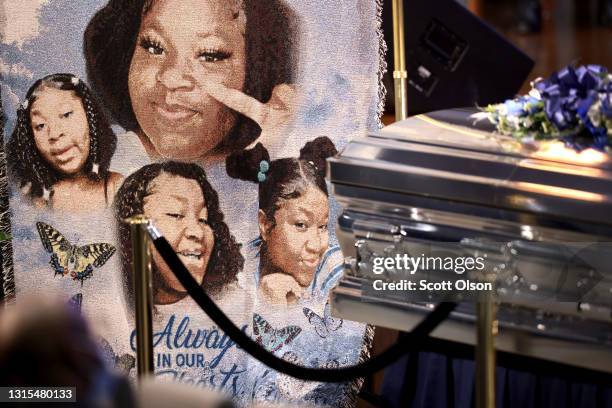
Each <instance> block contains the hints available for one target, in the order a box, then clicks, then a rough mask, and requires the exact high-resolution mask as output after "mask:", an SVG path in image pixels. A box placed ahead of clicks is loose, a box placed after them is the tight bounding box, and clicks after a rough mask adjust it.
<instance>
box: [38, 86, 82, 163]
mask: <svg viewBox="0 0 612 408" xmlns="http://www.w3.org/2000/svg"><path fill="white" fill-rule="evenodd" d="M35 97H36V100H35V101H34V103H33V104H32V108H31V109H30V124H31V126H32V133H33V134H34V144H35V145H36V149H37V150H38V152H39V153H40V155H41V156H42V158H43V159H44V160H45V161H46V162H47V163H49V164H50V165H51V167H53V168H54V169H55V170H57V171H59V172H61V173H63V174H67V175H75V174H78V173H80V172H81V171H82V170H83V167H84V166H85V163H86V162H87V157H88V156H89V126H88V124H87V116H86V115H85V110H84V109H83V103H82V102H81V98H79V97H78V96H77V95H75V93H74V92H73V91H64V90H61V89H55V88H49V87H45V86H43V87H41V88H40V89H39V90H37V91H36V92H35Z"/></svg>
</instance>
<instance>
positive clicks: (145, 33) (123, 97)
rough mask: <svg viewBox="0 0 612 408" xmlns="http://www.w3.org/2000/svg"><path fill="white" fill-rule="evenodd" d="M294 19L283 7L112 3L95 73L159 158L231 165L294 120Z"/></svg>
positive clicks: (96, 21)
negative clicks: (229, 159) (232, 157)
mask: <svg viewBox="0 0 612 408" xmlns="http://www.w3.org/2000/svg"><path fill="white" fill-rule="evenodd" d="M293 20H294V17H293V15H292V13H291V12H290V11H289V10H288V8H287V7H285V6H284V5H283V4H282V3H281V2H280V1H279V0H265V1H262V0H231V1H221V0H155V1H151V0H140V1H127V0H110V1H109V3H108V4H107V6H106V7H104V8H103V9H102V10H100V11H99V12H98V13H97V14H96V15H95V16H94V17H93V19H92V20H91V21H90V23H89V25H88V27H87V30H86V33H85V43H84V48H85V54H86V59H87V69H88V74H89V77H90V80H91V82H92V86H93V88H94V89H95V90H96V92H97V93H99V94H100V95H101V96H102V97H103V98H104V101H105V103H106V106H107V107H108V108H109V110H110V112H111V113H112V115H113V118H114V119H115V120H116V121H117V122H118V123H119V124H120V125H122V126H123V127H124V128H125V129H126V130H130V131H134V132H135V133H136V134H137V135H138V137H139V139H140V141H141V143H142V144H143V146H144V147H145V149H146V151H147V153H148V155H149V156H150V157H152V158H173V159H182V160H201V159H207V160H210V159H211V158H213V159H214V158H215V157H219V158H224V157H225V156H226V155H227V154H228V153H229V152H231V151H236V150H240V149H243V148H245V147H246V146H248V145H249V144H251V143H252V142H253V141H255V140H256V139H257V138H258V137H259V136H260V135H261V136H262V137H263V138H264V139H265V138H267V137H268V136H269V135H270V134H271V132H273V131H274V130H276V129H278V128H279V127H280V126H282V125H283V124H285V123H286V122H287V121H288V120H289V118H290V106H291V104H292V100H293V99H294V91H293V88H292V87H291V86H290V85H288V84H289V83H290V82H291V80H292V66H294V61H292V59H293V57H294V55H293V49H294V48H295V44H294V42H295V40H294V39H295V38H296V36H295V34H294V33H292V32H291V28H292V26H294V21H293ZM118 21H121V24H118Z"/></svg>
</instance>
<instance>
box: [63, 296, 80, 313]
mask: <svg viewBox="0 0 612 408" xmlns="http://www.w3.org/2000/svg"><path fill="white" fill-rule="evenodd" d="M66 304H67V305H68V307H69V308H71V309H72V310H74V311H75V312H77V313H81V305H82V304H83V294H82V293H77V294H76V295H74V296H73V297H71V298H70V299H68V302H66Z"/></svg>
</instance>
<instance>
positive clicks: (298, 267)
mask: <svg viewBox="0 0 612 408" xmlns="http://www.w3.org/2000/svg"><path fill="white" fill-rule="evenodd" d="M328 217H329V208H328V199H327V196H326V195H325V194H324V193H323V192H322V191H321V190H319V189H318V188H317V187H314V186H310V187H308V189H307V190H306V191H305V192H304V194H303V195H302V196H300V197H298V198H294V199H290V200H283V201H282V203H281V204H280V208H279V209H278V210H277V211H276V213H275V214H274V220H275V224H276V225H272V223H271V222H270V221H269V220H268V219H267V217H266V216H265V214H264V213H263V211H262V210H260V213H259V229H260V233H261V236H262V239H263V240H264V241H266V244H267V247H268V256H269V259H270V262H271V263H272V264H273V265H274V266H275V267H276V268H278V269H279V270H281V271H282V272H284V273H286V274H289V275H291V276H293V278H294V279H295V280H296V281H297V282H298V283H299V284H300V286H308V285H309V284H310V282H311V281H312V278H313V276H314V273H315V271H316V269H317V266H318V265H319V262H320V261H321V258H322V257H323V254H324V253H325V251H326V250H327V247H328V245H329V232H328V230H327V223H328Z"/></svg>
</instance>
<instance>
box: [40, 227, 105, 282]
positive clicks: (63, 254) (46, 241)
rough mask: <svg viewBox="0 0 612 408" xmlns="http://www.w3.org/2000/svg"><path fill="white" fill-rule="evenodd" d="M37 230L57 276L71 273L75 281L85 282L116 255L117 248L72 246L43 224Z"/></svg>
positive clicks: (97, 245) (51, 228) (103, 244)
mask: <svg viewBox="0 0 612 408" xmlns="http://www.w3.org/2000/svg"><path fill="white" fill-rule="evenodd" d="M36 228H37V229H38V234H39V235H40V240H41V242H42V245H43V248H45V251H47V252H48V253H50V254H51V260H50V261H49V265H51V267H52V268H53V271H54V272H55V275H62V276H66V275H68V274H69V273H70V276H71V277H72V279H73V280H78V281H80V282H81V285H83V281H84V280H85V279H87V278H89V277H91V275H92V273H93V268H94V267H96V268H99V267H101V266H102V265H104V264H105V263H106V261H108V259H109V258H110V257H111V256H112V255H113V254H114V253H115V247H114V246H112V245H110V244H106V243H99V244H89V245H84V246H81V247H79V246H76V245H72V244H71V243H70V242H68V240H67V239H66V238H64V236H63V235H62V234H60V232H59V231H58V230H56V229H55V228H53V227H52V226H50V225H48V224H45V223H43V222H37V223H36Z"/></svg>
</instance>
